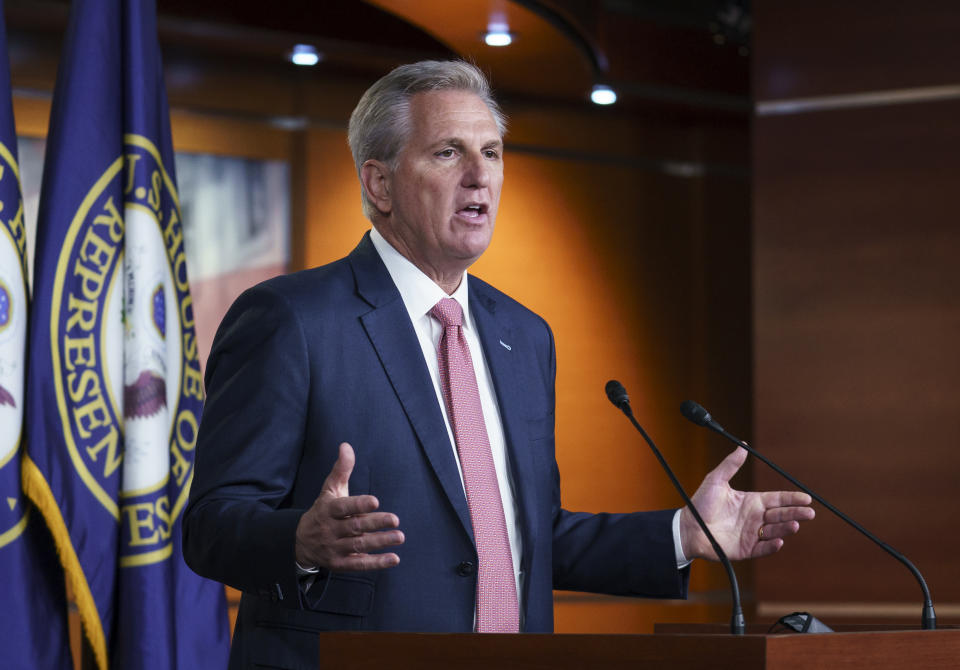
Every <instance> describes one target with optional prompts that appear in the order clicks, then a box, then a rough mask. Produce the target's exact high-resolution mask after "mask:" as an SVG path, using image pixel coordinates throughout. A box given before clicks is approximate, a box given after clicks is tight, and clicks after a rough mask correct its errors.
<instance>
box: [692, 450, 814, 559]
mask: <svg viewBox="0 0 960 670" xmlns="http://www.w3.org/2000/svg"><path fill="white" fill-rule="evenodd" d="M746 459H747V450H746V449H743V448H740V447H737V449H736V450H735V451H734V452H733V453H731V454H730V455H729V456H727V457H726V458H725V459H723V461H722V462H721V463H720V465H718V466H717V467H716V468H714V469H713V470H712V471H711V472H710V473H709V474H708V475H707V476H706V477H705V478H704V480H703V483H702V484H700V488H698V489H697V491H696V493H694V494H693V497H692V500H693V504H694V505H696V507H697V511H698V512H700V516H701V517H703V520H704V521H705V522H706V524H707V526H708V527H709V528H710V532H711V533H713V536H714V538H716V540H717V542H718V543H719V544H720V547H721V548H722V549H723V551H724V553H726V554H727V557H728V558H730V559H731V560H740V559H744V558H757V557H759V556H767V555H769V554H773V553H775V552H776V551H779V549H780V547H782V546H783V538H785V537H787V536H788V535H793V534H794V533H796V532H797V531H798V530H800V522H801V521H809V520H810V519H813V517H814V515H815V513H814V511H813V508H812V507H810V503H811V502H812V499H811V498H810V496H809V495H807V494H806V493H802V492H800V491H765V492H763V493H758V492H745V491H737V490H735V489H733V488H731V487H730V479H731V478H732V477H733V476H734V475H735V474H736V473H737V471H738V470H739V469H740V467H741V466H742V465H743V464H744V462H745V461H746ZM680 542H681V544H682V547H683V552H684V554H686V556H687V558H691V559H692V558H707V559H710V560H714V561H715V560H717V554H716V552H714V550H713V547H712V546H711V545H710V541H709V540H707V536H706V535H705V534H704V532H703V531H702V530H701V529H700V526H698V525H697V521H696V519H694V518H693V514H691V513H690V510H689V509H687V508H686V507H684V508H683V511H682V512H681V513H680Z"/></svg>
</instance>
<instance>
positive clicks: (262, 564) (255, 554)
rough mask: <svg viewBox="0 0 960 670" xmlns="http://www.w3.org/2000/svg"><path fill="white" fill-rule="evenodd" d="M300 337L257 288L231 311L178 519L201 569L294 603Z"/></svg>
mask: <svg viewBox="0 0 960 670" xmlns="http://www.w3.org/2000/svg"><path fill="white" fill-rule="evenodd" d="M309 375H310V372H309V365H308V353H307V347H306V339H305V337H304V333H303V329H302V327H301V324H300V322H299V320H298V319H297V316H296V314H295V313H294V311H293V310H292V309H291V307H290V306H289V304H288V303H287V301H286V299H285V297H284V296H283V295H282V294H280V293H278V292H276V291H275V290H272V289H270V288H268V287H264V286H262V285H261V286H259V287H256V288H254V289H251V290H249V291H247V292H246V293H244V294H243V295H242V296H241V297H240V298H238V299H237V301H236V302H235V303H234V305H233V306H232V307H231V308H230V310H229V312H228V313H227V316H226V317H224V320H223V322H222V324H221V326H220V329H219V330H218V332H217V336H216V338H215V341H214V345H213V350H212V352H211V355H210V359H209V361H208V363H207V370H206V376H205V382H206V387H207V399H206V403H205V407H204V411H203V417H202V420H201V424H200V431H199V436H198V440H197V453H196V460H195V464H196V470H195V473H194V478H193V484H192V487H191V491H190V499H189V502H188V505H187V509H186V511H185V513H184V520H183V553H184V559H185V560H186V562H187V564H188V565H189V566H190V567H191V568H192V569H193V570H194V571H195V572H197V573H198V574H200V575H203V576H204V577H208V578H210V579H214V580H217V581H220V582H223V583H225V584H228V585H230V586H232V587H234V588H237V589H240V590H242V591H245V592H250V593H254V594H257V595H259V596H260V597H265V598H268V599H271V600H274V601H279V600H282V601H284V604H285V605H288V606H291V607H296V606H298V597H297V593H298V588H297V575H296V569H295V562H294V556H295V554H294V551H295V549H294V542H295V534H296V527H297V523H298V521H299V519H300V517H301V515H302V514H303V512H304V511H305V510H303V509H289V508H288V507H287V505H288V502H289V500H288V498H289V496H290V491H291V488H292V487H293V483H294V479H295V476H296V470H297V466H298V463H299V461H300V457H301V453H302V450H303V440H304V425H305V418H306V408H307V402H308V394H309V388H310V386H309V381H310V380H309Z"/></svg>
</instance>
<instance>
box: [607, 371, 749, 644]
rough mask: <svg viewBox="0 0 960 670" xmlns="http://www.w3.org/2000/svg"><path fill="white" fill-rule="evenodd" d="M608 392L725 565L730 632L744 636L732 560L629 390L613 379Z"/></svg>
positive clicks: (743, 623) (743, 624)
mask: <svg viewBox="0 0 960 670" xmlns="http://www.w3.org/2000/svg"><path fill="white" fill-rule="evenodd" d="M606 391H607V398H609V399H610V402H612V403H613V405H614V406H615V407H617V408H619V409H620V411H622V412H623V413H624V414H626V415H627V418H628V419H630V422H631V423H632V424H633V426H634V428H636V429H637V431H639V433H640V435H642V436H643V439H644V440H646V442H647V444H648V445H650V449H651V450H653V455H654V456H656V457H657V460H658V461H660V465H661V466H663V469H664V470H665V471H666V473H667V476H668V477H669V478H670V481H671V482H673V486H674V488H676V489H677V491H679V493H680V497H681V498H683V502H684V503H686V505H687V509H689V510H690V513H691V514H693V518H694V519H696V521H697V523H698V524H699V525H700V528H701V529H702V530H703V532H704V534H705V535H706V536H707V539H708V540H709V541H710V545H711V546H712V547H713V550H714V551H715V552H716V554H717V558H719V559H720V562H721V563H723V567H724V569H725V570H726V571H727V577H728V578H729V579H730V591H731V594H732V597H733V613H732V614H731V617H730V632H731V633H732V634H733V635H743V634H744V630H745V628H746V623H745V621H744V618H743V609H742V608H741V606H740V586H739V585H738V584H737V576H736V574H734V572H733V566H732V565H731V564H730V559H728V558H727V555H726V554H725V553H724V552H723V549H721V548H720V544H719V543H718V542H717V540H716V539H715V538H714V537H713V533H711V532H710V529H709V528H707V524H706V523H705V522H704V521H703V518H702V517H701V516H700V512H698V511H697V508H696V506H694V504H693V501H692V500H690V496H688V495H687V492H686V491H684V490H683V486H681V485H680V482H679V480H677V478H676V476H675V475H674V474H673V470H671V469H670V466H669V465H667V461H666V460H664V458H663V455H662V454H661V453H660V450H659V449H657V445H655V444H654V443H653V440H651V439H650V436H649V435H647V431H645V430H644V429H643V427H642V426H641V425H640V424H639V423H637V420H636V419H635V418H634V416H633V409H632V408H631V407H630V398H629V396H627V390H626V389H625V388H624V387H623V384H621V383H620V382H618V381H617V380H615V379H611V380H610V381H608V382H607V386H606Z"/></svg>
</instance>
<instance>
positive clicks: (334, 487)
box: [322, 442, 356, 498]
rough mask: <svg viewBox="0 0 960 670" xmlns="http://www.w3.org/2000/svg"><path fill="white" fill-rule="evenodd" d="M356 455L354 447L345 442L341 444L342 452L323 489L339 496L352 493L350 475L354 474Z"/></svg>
mask: <svg viewBox="0 0 960 670" xmlns="http://www.w3.org/2000/svg"><path fill="white" fill-rule="evenodd" d="M354 463H356V456H355V455H354V453H353V447H351V446H350V445H349V444H347V443H346V442H344V443H343V444H341V445H340V454H339V456H338V457H337V462H336V463H334V464H333V469H332V470H330V474H329V475H327V478H326V479H325V480H324V482H323V489H322V490H323V491H325V492H328V493H332V494H333V495H334V496H336V497H337V498H340V497H343V496H347V495H350V475H351V474H353V465H354Z"/></svg>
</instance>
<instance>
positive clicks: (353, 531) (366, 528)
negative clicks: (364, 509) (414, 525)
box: [337, 512, 400, 537]
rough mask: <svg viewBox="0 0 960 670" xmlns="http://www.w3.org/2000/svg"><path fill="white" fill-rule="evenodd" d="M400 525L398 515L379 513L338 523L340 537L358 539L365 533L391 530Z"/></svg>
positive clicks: (354, 517) (350, 518) (361, 515)
mask: <svg viewBox="0 0 960 670" xmlns="http://www.w3.org/2000/svg"><path fill="white" fill-rule="evenodd" d="M399 525H400V519H398V518H397V515H396V514H390V513H389V512H378V513H376V514H358V515H356V516H351V517H348V518H346V519H343V520H342V521H339V522H338V526H337V528H338V536H339V537H356V536H357V535H363V534H364V533H374V532H377V531H381V530H391V529H393V528H396V527H397V526H399Z"/></svg>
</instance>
